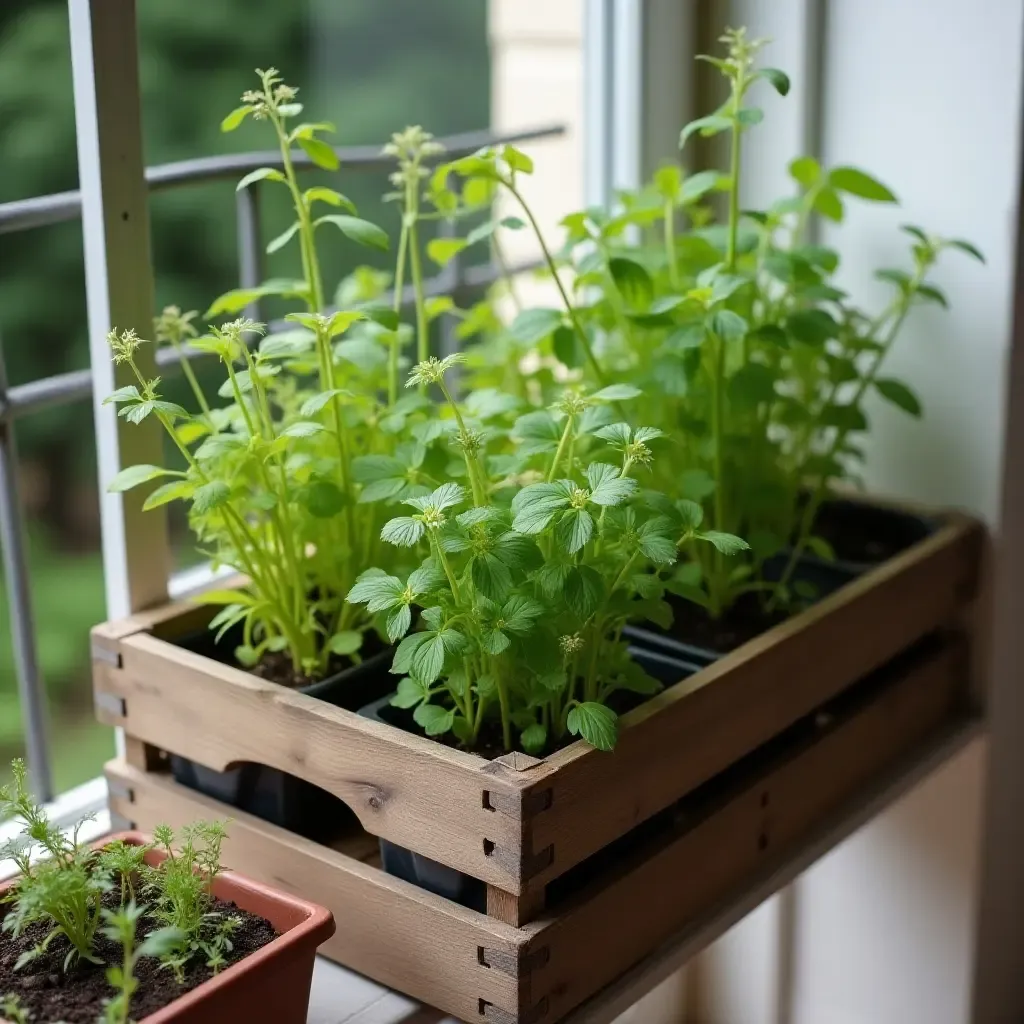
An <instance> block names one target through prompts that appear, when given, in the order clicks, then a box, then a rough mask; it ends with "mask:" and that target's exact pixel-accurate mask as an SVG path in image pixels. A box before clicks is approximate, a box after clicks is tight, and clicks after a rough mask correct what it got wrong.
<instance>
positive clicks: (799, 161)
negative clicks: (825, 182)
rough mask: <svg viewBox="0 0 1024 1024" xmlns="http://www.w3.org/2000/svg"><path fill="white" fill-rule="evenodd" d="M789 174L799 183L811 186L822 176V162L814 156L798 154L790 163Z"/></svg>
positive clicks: (805, 186)
mask: <svg viewBox="0 0 1024 1024" xmlns="http://www.w3.org/2000/svg"><path fill="white" fill-rule="evenodd" d="M789 174H790V177H791V178H792V179H793V180H794V181H795V182H797V184H799V185H803V186H804V188H810V187H811V186H812V185H815V184H817V182H818V180H819V179H820V178H821V164H819V163H818V161H817V160H815V159H814V157H813V156H798V157H797V158H796V159H795V160H794V161H793V162H792V163H791V164H790V165H789Z"/></svg>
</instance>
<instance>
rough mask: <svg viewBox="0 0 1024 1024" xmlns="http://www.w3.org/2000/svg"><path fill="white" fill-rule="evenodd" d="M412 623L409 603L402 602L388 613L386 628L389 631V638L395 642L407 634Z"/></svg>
mask: <svg viewBox="0 0 1024 1024" xmlns="http://www.w3.org/2000/svg"><path fill="white" fill-rule="evenodd" d="M411 625H412V612H411V611H409V606H408V605H407V604H404V603H403V604H400V605H399V606H398V607H397V608H393V609H392V610H391V612H390V614H389V615H388V617H387V619H386V620H385V623H384V629H385V631H386V632H387V635H388V640H390V641H391V642H392V643H395V642H396V641H397V640H398V639H399V638H400V637H403V636H405V634H406V633H408V632H409V627H410V626H411Z"/></svg>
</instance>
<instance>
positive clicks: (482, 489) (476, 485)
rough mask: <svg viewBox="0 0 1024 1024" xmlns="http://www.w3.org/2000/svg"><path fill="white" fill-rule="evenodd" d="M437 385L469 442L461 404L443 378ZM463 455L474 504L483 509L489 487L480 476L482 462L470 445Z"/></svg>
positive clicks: (461, 431) (465, 448) (464, 447)
mask: <svg viewBox="0 0 1024 1024" xmlns="http://www.w3.org/2000/svg"><path fill="white" fill-rule="evenodd" d="M437 383H438V387H439V388H440V389H441V393H442V394H443V395H444V397H445V401H447V403H448V405H449V406H450V407H451V410H452V412H453V413H454V414H455V422H456V423H457V424H458V425H459V431H460V433H461V434H462V437H463V438H464V439H466V440H467V442H468V439H469V436H470V435H469V431H468V430H467V429H466V421H465V420H464V419H463V418H462V412H461V411H460V409H459V403H458V402H456V401H455V399H454V398H452V394H451V392H450V391H449V390H448V385H447V384H445V382H444V379H443V378H442V379H441V380H439V381H438V382H437ZM462 455H463V458H464V460H465V463H466V473H467V475H468V476H469V486H470V488H471V489H472V491H473V504H474V505H476V506H477V508H482V507H483V506H484V505H486V504H487V487H486V485H485V482H484V480H483V479H482V478H481V475H480V460H479V459H477V457H476V455H475V453H474V452H472V451H470V449H469V447H468V444H467V445H464V446H463V449H462Z"/></svg>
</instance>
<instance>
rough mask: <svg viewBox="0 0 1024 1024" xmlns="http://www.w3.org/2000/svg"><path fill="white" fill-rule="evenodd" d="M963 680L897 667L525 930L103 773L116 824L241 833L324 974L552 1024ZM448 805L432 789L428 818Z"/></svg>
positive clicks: (928, 725) (929, 719)
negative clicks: (305, 915)
mask: <svg viewBox="0 0 1024 1024" xmlns="http://www.w3.org/2000/svg"><path fill="white" fill-rule="evenodd" d="M967 676H968V671H967V651H966V649H965V644H964V643H963V642H962V638H957V637H952V638H949V637H947V638H944V639H942V640H941V641H938V640H936V641H935V642H934V643H926V644H925V646H924V647H923V649H919V650H915V651H912V652H910V653H909V654H906V655H904V656H903V657H902V658H900V659H897V661H896V662H895V663H894V664H892V665H891V666H890V667H888V668H887V669H886V670H884V671H883V672H882V673H876V674H875V677H874V678H873V680H872V681H871V682H870V683H869V684H867V685H862V686H859V687H856V688H854V689H852V690H849V691H848V692H847V693H846V694H844V695H842V696H841V697H839V698H837V699H835V700H833V701H832V702H830V703H829V704H827V705H826V706H825V707H824V708H823V709H821V710H819V711H818V712H816V713H814V714H811V715H809V716H807V717H805V718H804V719H803V720H802V721H800V722H798V723H797V724H796V725H794V726H792V727H791V728H789V729H788V730H786V732H785V733H783V734H782V735H781V736H779V737H777V738H776V739H775V740H774V741H772V742H771V743H769V744H767V745H766V746H765V747H762V748H761V749H760V750H758V751H756V752H755V753H754V754H752V755H749V756H748V757H746V758H745V759H744V760H743V761H741V762H740V763H739V764H737V765H734V766H733V767H732V768H730V769H728V770H727V771H726V772H724V773H723V774H721V775H719V776H718V777H716V778H715V779H714V780H712V781H711V782H710V783H707V784H705V785H704V786H702V787H701V788H700V789H698V790H697V791H695V792H694V793H692V794H691V795H690V796H689V797H688V798H687V799H686V800H684V801H681V802H679V803H677V804H675V805H674V806H673V807H671V808H670V809H669V810H668V811H667V812H665V814H663V815H661V816H659V819H657V822H658V824H659V826H660V828H659V829H658V830H657V831H655V832H654V833H653V834H651V835H650V836H648V837H647V838H646V839H645V840H644V842H643V843H641V844H640V845H639V846H637V847H636V848H625V849H616V850H615V851H614V853H615V856H613V857H608V856H607V854H606V855H605V858H604V859H605V861H607V862H608V863H607V864H606V865H605V866H604V867H601V866H600V861H599V862H598V866H597V867H596V868H595V867H594V866H593V865H594V861H593V860H592V861H590V862H588V864H586V865H583V867H582V868H581V869H578V870H577V872H575V873H570V874H568V875H566V876H565V877H564V878H562V879H560V880H559V881H558V882H556V883H554V884H552V885H549V886H548V890H549V892H548V895H549V905H548V907H547V908H546V909H545V910H544V911H543V912H541V913H539V914H538V916H537V917H536V919H535V920H533V921H531V922H529V923H527V924H525V925H523V926H521V927H515V926H513V925H511V924H508V923H505V922H504V921H502V920H499V919H497V918H496V917H493V916H487V915H484V914H480V913H476V912H474V911H472V910H468V909H466V908H464V907H460V906H457V905H455V904H453V903H450V902H448V901H447V900H444V899H442V898H440V897H437V896H434V895H432V894H431V893H428V892H426V891H424V890H422V889H419V888H418V887H416V886H414V885H411V884H409V883H407V882H404V881H402V880H400V879H396V878H393V877H391V876H389V875H387V874H384V873H383V872H382V871H380V870H379V869H378V868H377V867H376V866H374V863H373V861H374V860H375V855H376V843H375V842H374V841H373V840H372V838H371V837H369V836H367V835H365V834H361V835H356V836H352V837H349V838H347V839H346V840H344V841H343V842H341V843H339V844H337V845H336V846H335V847H327V846H322V845H318V844H316V843H313V842H311V841H309V840H305V839H302V838H299V837H297V836H294V835H292V834H290V833H288V832H286V831H284V830H282V829H280V828H277V827H275V826H273V825H270V824H267V823H265V822H262V821H260V820H258V819H255V818H253V817H250V816H248V815H245V814H239V813H237V812H235V811H233V810H231V809H230V808H226V807H224V806H223V805H221V804H218V803H217V802H215V801H213V800H210V799H209V798H207V797H204V796H201V795H199V794H198V793H195V792H193V791H191V790H188V789H186V788H184V787H182V786H179V785H177V784H176V783H174V782H173V781H172V780H171V779H170V777H169V776H168V775H166V774H161V772H160V770H159V768H160V764H159V760H157V759H154V760H151V761H150V764H149V767H148V769H147V768H146V767H140V766H135V765H131V764H128V763H127V762H125V761H115V762H112V763H111V764H109V765H108V766H107V776H108V779H109V781H110V788H111V809H112V811H113V812H114V814H115V816H117V817H119V818H123V819H124V821H125V822H127V823H128V824H130V825H131V826H132V827H137V828H141V829H143V830H149V829H152V828H153V827H154V826H155V825H157V824H159V823H161V822H167V823H169V824H171V825H174V826H178V825H181V824H183V823H185V822H188V821H191V820H195V819H198V818H211V817H231V818H232V819H233V821H232V824H231V826H230V838H229V840H228V844H227V846H226V849H225V859H226V862H227V863H228V864H230V865H231V866H232V867H233V868H236V869H237V870H239V871H242V872H244V873H246V874H249V875H252V876H254V877H256V878H259V879H263V880H266V881H268V882H272V883H273V884H275V885H279V886H282V887H283V888H285V889H287V890H291V891H295V892H298V893H301V894H302V895H304V896H305V897H307V898H309V899H312V900H315V901H317V902H319V903H322V904H324V905H325V906H327V907H329V908H331V909H332V910H333V912H334V914H335V917H336V919H337V922H338V930H337V933H336V935H335V936H334V937H333V938H332V939H331V940H330V941H329V942H328V943H327V944H326V945H325V946H324V947H323V950H322V952H323V953H324V954H325V955H327V956H328V957H330V958H331V959H334V960H337V961H338V962H340V963H343V964H345V965H346V966H348V967H350V968H353V969H355V970H357V971H359V972H361V973H363V974H366V975H368V976H370V977H372V978H374V979H376V980H377V981H379V982H381V983H382V984H385V985H387V986H389V987H392V988H396V989H399V990H402V991H404V992H407V993H408V994H409V995H410V996H412V997H414V998H416V999H418V1000H421V1001H423V1002H425V1003H427V1004H430V1005H433V1006H436V1007H438V1008H439V1009H441V1010H444V1011H445V1012H447V1013H452V1014H454V1015H456V1016H457V1017H459V1018H460V1019H462V1020H465V1021H475V1020H484V1021H491V1022H496V1024H514V1022H515V1024H553V1022H555V1021H557V1020H559V1019H560V1018H561V1017H563V1016H564V1015H565V1014H566V1013H568V1012H569V1011H571V1010H572V1009H573V1008H574V1007H576V1006H578V1005H579V1004H580V1003H581V1002H583V1001H584V1000H586V999H588V998H589V997H590V996H592V995H594V994H595V993H596V992H598V991H599V990H600V989H601V988H603V987H604V986H605V985H607V984H608V983H610V982H611V981H613V980H614V979H615V978H617V977H618V976H619V975H621V974H622V973H623V972H624V971H626V970H628V969H629V968H630V967H631V966H632V965H634V964H635V963H637V962H638V961H640V960H641V959H642V958H643V957H644V956H646V955H647V954H648V953H650V952H651V951H652V950H653V949H655V948H656V947H657V946H658V945H659V944H661V943H663V942H665V941H666V940H667V939H668V938H669V937H671V936H672V935H673V934H675V933H677V932H678V931H679V930H681V929H682V928H684V927H685V926H686V925H687V923H688V922H689V921H692V920H693V919H694V918H695V917H697V916H699V915H700V914H702V913H706V912H707V911H708V910H709V909H711V908H712V907H714V906H716V905H718V903H719V902H720V901H722V900H723V899H726V898H727V897H728V896H729V894H730V893H732V892H734V891H736V890H737V889H738V888H742V887H743V885H744V881H745V880H748V879H749V878H751V877H753V876H754V875H755V874H757V873H759V872H762V871H763V870H765V869H771V867H772V865H773V864H774V863H775V862H776V861H780V862H781V861H782V860H783V859H784V858H785V857H786V855H787V852H790V851H792V850H793V848H794V847H795V846H796V845H797V844H798V843H800V842H801V840H802V839H804V838H806V837H808V836H809V835H810V834H811V833H812V832H813V831H814V829H815V827H816V826H818V825H820V824H821V823H822V821H823V820H825V819H827V818H828V817H829V816H831V815H833V814H836V813H842V812H843V810H844V808H846V807H847V806H848V805H850V804H855V803H856V802H858V795H859V794H861V793H863V792H864V790H865V789H866V788H868V787H870V786H871V784H872V783H873V782H875V781H876V780H878V778H879V777H880V776H882V775H884V774H885V773H887V772H888V771H891V770H893V769H894V768H896V767H898V766H900V764H901V762H902V761H903V759H904V758H907V757H912V756H913V755H914V754H915V752H916V751H917V750H918V749H919V748H920V747H921V745H922V744H925V743H927V742H930V741H934V739H936V738H937V737H938V736H940V735H941V734H942V733H943V732H944V731H945V730H947V729H952V728H953V727H954V726H955V725H956V724H957V723H959V722H961V721H962V720H963V718H964V717H965V715H966V714H967V713H968V709H967V688H966V681H967ZM131 699H132V698H131V697H129V698H128V700H129V701H130V700H131ZM737 714H738V715H741V714H742V709H741V708H738V709H737ZM376 733H377V730H369V731H367V732H366V733H365V735H366V736H369V737H370V740H367V741H365V742H367V743H371V742H372V739H373V738H375V737H376ZM680 743H682V741H680ZM136 752H138V751H136ZM611 760H613V759H612V758H610V757H609V758H608V761H611ZM460 763H461V761H460V759H458V758H455V759H453V760H452V761H451V762H450V764H453V765H458V764H460ZM392 771H396V769H395V768H394V767H393V768H392ZM511 771H512V770H511V769H508V768H507V767H501V768H499V770H498V771H497V772H496V774H495V777H496V778H500V779H501V785H500V786H496V785H492V788H490V789H485V790H484V792H485V793H490V794H491V795H492V799H494V801H495V804H496V805H498V806H499V807H500V806H502V805H503V802H504V800H506V799H507V800H509V801H512V800H513V796H512V794H516V793H518V794H519V796H517V797H515V800H516V803H515V806H517V807H519V808H522V807H523V804H524V794H532V793H533V792H534V790H532V789H530V788H529V787H526V788H523V787H520V788H519V789H518V790H517V789H516V788H515V787H513V786H512V785H511V784H510V783H509V782H508V779H507V778H506V777H505V776H506V774H507V773H511ZM449 777H450V778H453V779H454V778H457V777H458V774H457V771H455V770H453V771H452V772H451V774H450V776H449ZM517 777H518V776H516V775H515V774H510V775H509V778H513V779H515V778H517ZM389 778H392V779H393V778H399V776H398V775H397V774H393V775H391V776H389ZM402 778H403V779H404V777H402ZM648 781H649V780H648ZM644 784H645V783H644V782H641V783H640V788H638V790H637V794H636V799H637V800H638V801H641V802H642V801H643V785H644ZM408 785H409V786H410V787H413V786H415V785H416V783H415V781H414V780H412V779H409V780H408ZM458 792H461V791H458ZM560 792H561V791H560ZM496 795H500V798H496ZM447 797H448V794H446V793H445V792H444V790H443V787H439V789H438V792H437V795H436V797H435V800H434V804H432V805H431V806H432V807H433V806H435V805H437V806H438V807H440V805H441V804H443V802H444V801H445V800H446V799H447ZM556 799H557V797H556ZM387 805H388V801H387V800H385V801H384V808H383V809H386V808H387ZM467 806H468V805H467ZM478 806H479V809H480V811H481V813H482V814H485V815H495V816H501V815H503V813H504V812H503V811H502V810H501V809H496V810H494V811H489V810H487V809H486V808H484V807H482V806H481V805H478ZM538 816H539V815H538ZM637 818H638V819H639V815H638V816H637ZM486 820H487V819H486V818H485V821H486ZM490 834H492V835H498V834H499V833H498V832H496V831H493V830H491V832H490ZM602 834H606V833H602ZM634 835H635V833H634ZM628 838H629V837H627V840H626V841H627V842H628ZM553 841H554V842H556V843H557V842H560V841H561V840H560V838H559V837H558V836H555V837H554V838H553ZM620 846H621V843H620ZM580 870H582V871H584V872H587V877H586V880H585V881H583V882H580V880H579V879H578V877H576V876H578V875H579V872H580ZM567 885H568V886H569V891H568V892H566V891H564V890H565V888H566V886H567ZM559 888H561V889H562V890H563V891H562V893H561V895H557V894H556V890H557V889H559Z"/></svg>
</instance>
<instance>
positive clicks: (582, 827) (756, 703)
mask: <svg viewBox="0 0 1024 1024" xmlns="http://www.w3.org/2000/svg"><path fill="white" fill-rule="evenodd" d="M983 538H984V532H983V530H982V528H981V527H980V525H979V524H978V523H976V522H975V521H974V520H971V519H969V518H968V517H966V516H960V515H952V516H950V517H948V524H947V525H946V526H944V527H942V528H940V529H939V530H938V531H937V532H936V533H935V534H934V535H933V536H932V537H930V538H928V539H927V540H926V541H923V542H922V543H920V544H918V545H915V546H914V547H913V548H911V549H910V550H908V551H907V552H905V553H904V554H903V555H901V556H899V557H898V558H895V559H892V560H891V561H890V562H887V563H885V564H884V565H882V566H880V567H879V568H877V569H875V570H874V571H872V572H870V573H866V574H865V575H864V576H862V577H860V578H859V579H857V580H855V581H853V582H852V583H850V584H848V585H847V586H845V587H843V588H842V589H841V590H839V591H837V592H836V593H834V594H832V595H831V596H829V597H828V598H825V599H824V600H822V601H821V602H819V603H818V604H815V605H813V606H812V607H810V608H808V609H807V610H806V611H804V612H802V613H800V614H799V615H796V616H794V617H793V618H791V619H788V620H787V621H785V622H783V623H781V624H780V625H778V626H776V627H775V628H774V629H771V630H769V631H768V632H766V633H764V634H762V635H761V636H759V637H756V638H755V639H753V640H751V641H750V642H749V643H747V644H744V645H743V646H742V647H740V648H738V649H737V650H736V651H734V652H732V653H731V654H729V655H727V656H726V657H724V658H722V659H721V661H719V662H717V663H715V664H714V665H711V666H710V667H708V668H706V669H703V670H701V671H700V672H698V673H697V674H695V675H693V676H691V677H690V678H689V679H686V680H684V681H683V682H682V683H679V684H677V685H675V686H673V687H671V688H669V689H668V690H666V691H665V692H664V693H662V694H660V695H658V696H657V697H655V698H654V699H653V700H650V701H648V702H647V703H646V704H644V705H643V706H641V707H639V708H637V709H636V710H635V711H633V712H631V713H630V714H628V715H626V716H624V718H623V719H622V722H621V725H622V729H621V731H620V736H619V741H618V744H617V746H616V749H615V753H614V755H613V756H608V755H606V754H603V753H601V752H600V751H597V750H594V749H593V748H591V747H589V746H588V745H587V744H585V743H582V742H579V743H574V744H573V745H572V746H570V747H566V748H565V749H563V750H561V751H558V752H557V753H555V754H553V755H552V756H550V757H548V758H546V759H545V761H544V764H543V765H541V766H539V767H537V768H534V769H532V770H530V771H528V772H522V773H520V775H521V777H522V778H524V779H526V780H528V781H529V783H530V787H531V789H530V792H531V793H532V792H534V791H536V792H538V793H540V792H545V791H548V790H550V796H549V798H548V799H549V800H550V808H549V809H548V810H546V811H543V812H541V813H538V814H536V815H535V816H534V817H533V818H532V821H531V828H530V830H529V831H530V841H531V842H532V848H533V849H534V850H541V849H547V848H548V847H551V848H552V850H553V858H552V862H551V864H550V865H549V866H548V867H547V868H545V869H543V870H542V871H541V872H540V874H539V875H538V876H537V878H536V881H539V882H543V881H547V880H549V879H551V878H555V877H557V876H558V875H560V874H562V873H564V872H565V871H567V870H568V869H569V868H571V867H572V866H573V865H574V864H577V863H579V862H580V861H581V860H584V859H585V858H586V857H588V856H590V855H591V854H592V853H594V852H595V851H597V850H599V849H601V848H602V847H603V846H605V845H607V844H608V843H609V842H611V841H613V840H614V839H615V838H616V837H617V836H620V835H622V834H623V833H625V832H627V831H629V829H631V828H632V827H633V826H634V825H636V824H637V823H638V822H640V821H643V820H644V819H646V818H648V817H650V816H651V815H652V814H655V813H657V812H658V811H660V810H662V809H663V808H665V807H667V806H668V805H669V804H671V803H673V802H674V801H675V800H677V799H678V798H679V797H680V796H682V795H683V794H685V793H687V792H689V791H690V790H692V789H694V788H695V787H697V786H698V785H700V784H701V783H702V782H704V781H706V780H707V779H709V778H711V777H712V776H714V775H716V774H717V773H718V772H720V771H722V770H723V769H725V768H726V767H728V766H729V765H730V764H732V763H734V762H735V761H737V760H738V759H739V758H740V757H742V756H743V755H744V754H746V753H748V752H749V751H751V750H754V749H755V748H757V747H758V746H760V745H761V744H762V743H764V742H766V741H767V740H768V739H770V738H771V737H772V736H775V735H778V733H780V732H781V731H782V730H783V729H785V728H786V727H788V726H789V725H791V724H792V723H793V722H795V721H796V720H797V719H799V718H801V717H802V716H804V715H806V714H808V713H809V712H810V711H812V710H814V708H816V707H818V706H819V705H820V704H822V703H824V702H825V701H827V700H828V699H829V698H831V697H833V696H834V695H835V694H837V693H840V692H841V691H842V690H844V689H845V688H846V687H848V686H850V685H852V684H853V683H854V682H856V681H857V680H858V679H861V678H863V677H864V676H866V675H867V674H868V673H870V672H871V671H873V670H874V669H876V668H878V667H879V666H881V665H883V664H884V663H885V662H886V661H888V660H889V659H891V658H893V657H894V656H895V655H897V654H898V653H899V652H901V651H903V650H906V649H907V648H908V647H910V646H911V645H912V644H913V643H914V642H915V641H917V640H918V639H920V638H921V637H922V636H925V635H926V634H927V633H929V632H931V631H932V630H934V629H936V628H939V627H942V626H944V625H947V624H949V623H951V622H953V621H955V620H956V619H957V618H958V617H959V616H960V615H961V613H962V610H963V609H964V608H965V607H966V606H967V605H969V604H970V602H971V601H972V600H973V598H974V596H975V594H976V591H977V585H978V570H979V562H980V557H981V550H982V541H983ZM524 801H525V802H526V803H527V805H529V803H530V796H529V794H528V795H527V796H526V797H524Z"/></svg>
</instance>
